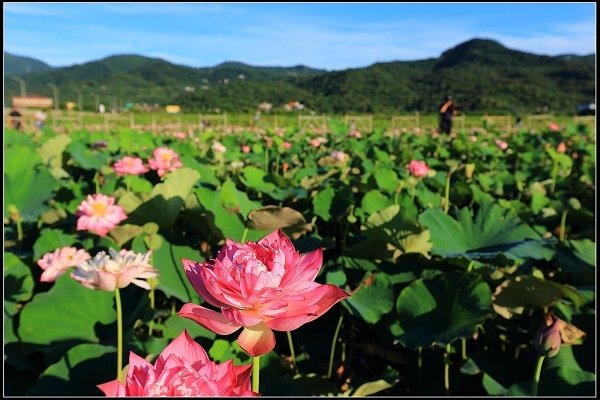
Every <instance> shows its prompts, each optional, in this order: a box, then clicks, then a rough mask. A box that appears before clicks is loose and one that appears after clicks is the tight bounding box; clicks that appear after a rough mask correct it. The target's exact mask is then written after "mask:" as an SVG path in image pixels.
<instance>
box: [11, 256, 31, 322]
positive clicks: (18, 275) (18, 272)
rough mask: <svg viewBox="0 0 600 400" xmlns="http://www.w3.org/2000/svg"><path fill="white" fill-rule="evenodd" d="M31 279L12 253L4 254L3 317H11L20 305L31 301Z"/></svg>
mask: <svg viewBox="0 0 600 400" xmlns="http://www.w3.org/2000/svg"><path fill="white" fill-rule="evenodd" d="M32 294H33V277H32V276H31V270H30V269H29V267H28V266H27V265H25V263H23V261H21V260H20V259H19V257H17V256H16V255H14V254H12V253H4V317H5V318H7V317H12V316H13V315H15V314H16V313H17V312H18V311H19V309H20V308H21V305H20V303H23V302H26V301H27V300H29V299H31V296H32Z"/></svg>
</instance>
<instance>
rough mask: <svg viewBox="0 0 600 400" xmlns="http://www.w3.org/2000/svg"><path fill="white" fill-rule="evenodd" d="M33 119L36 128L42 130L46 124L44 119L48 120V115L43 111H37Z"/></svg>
mask: <svg viewBox="0 0 600 400" xmlns="http://www.w3.org/2000/svg"><path fill="white" fill-rule="evenodd" d="M33 118H34V119H35V126H36V128H38V129H40V130H42V129H44V124H45V123H46V118H48V114H46V111H44V110H37V111H36V112H35V114H33Z"/></svg>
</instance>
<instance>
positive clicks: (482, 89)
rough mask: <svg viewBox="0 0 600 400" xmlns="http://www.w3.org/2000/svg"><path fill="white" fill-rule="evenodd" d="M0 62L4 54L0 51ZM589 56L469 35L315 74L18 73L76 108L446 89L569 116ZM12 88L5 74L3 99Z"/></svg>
mask: <svg viewBox="0 0 600 400" xmlns="http://www.w3.org/2000/svg"><path fill="white" fill-rule="evenodd" d="M5 59H6V54H5ZM595 59H596V58H595V54H591V55H587V56H576V55H560V56H554V57H550V56H541V55H535V54H531V53H526V52H521V51H516V50H511V49H508V48H506V47H504V46H502V45H501V44H500V43H498V42H495V41H493V40H486V39H473V40H470V41H467V42H465V43H461V44H459V45H457V46H456V47H453V48H451V49H449V50H447V51H445V52H444V53H442V54H441V56H440V57H438V58H432V59H427V60H418V61H395V62H387V63H377V64H374V65H371V66H369V67H365V68H355V69H346V70H340V71H329V72H328V71H324V70H317V69H312V68H309V67H305V66H295V67H289V68H285V67H257V66H250V65H246V64H242V63H237V62H226V63H222V64H220V65H217V66H215V67H211V68H192V67H187V66H182V65H175V64H172V63H169V62H167V61H165V60H161V59H156V58H148V57H142V56H137V55H119V56H112V57H108V58H105V59H102V60H99V61H93V62H89V63H85V64H82V65H73V66H70V67H64V68H55V69H52V70H47V71H37V72H35V71H34V72H31V73H28V74H22V76H21V78H23V79H24V80H26V82H27V89H28V93H36V94H46V95H51V93H52V91H51V88H50V87H49V86H48V84H49V83H54V84H56V85H57V86H58V87H59V91H60V102H61V104H63V105H64V103H65V102H66V101H74V102H76V101H77V96H78V95H77V93H78V92H79V93H80V94H81V97H82V99H83V104H84V108H86V109H94V107H95V106H96V105H97V104H98V103H104V104H107V105H108V104H114V102H115V101H117V102H118V104H119V105H123V104H125V103H126V102H131V103H148V104H155V103H158V104H160V105H165V104H180V105H181V106H182V108H183V109H184V111H209V110H214V109H220V110H224V111H245V112H252V111H253V110H255V109H256V107H257V105H258V104H259V103H261V102H263V101H267V102H270V103H272V104H274V105H275V106H278V105H282V104H285V103H287V102H289V101H293V100H297V101H300V102H302V103H303V104H305V105H306V107H307V108H308V109H311V110H314V111H316V112H327V113H344V112H351V113H352V112H354V113H406V112H414V111H420V112H424V113H426V112H433V111H435V110H436V108H437V106H438V104H439V103H440V102H441V101H442V99H443V97H444V96H446V95H452V96H453V97H454V98H455V99H456V101H457V102H458V103H459V104H460V106H461V108H462V109H463V110H464V111H465V112H466V113H483V112H487V113H505V112H527V113H534V112H546V111H547V112H554V113H566V114H570V113H573V112H574V110H575V105H576V104H577V103H584V102H594V99H595V93H596V92H595V76H596V75H595ZM18 93H19V86H18V83H17V82H16V81H14V80H11V79H7V76H6V75H5V103H8V102H9V101H10V98H11V97H12V96H15V95H18Z"/></svg>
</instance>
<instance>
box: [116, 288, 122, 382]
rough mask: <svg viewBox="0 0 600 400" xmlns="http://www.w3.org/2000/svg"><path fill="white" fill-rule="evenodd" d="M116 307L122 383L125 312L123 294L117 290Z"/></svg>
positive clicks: (118, 370) (118, 360)
mask: <svg viewBox="0 0 600 400" xmlns="http://www.w3.org/2000/svg"><path fill="white" fill-rule="evenodd" d="M115 305H116V308H117V380H118V381H119V382H121V374H122V369H123V311H122V310H121V294H120V293H119V288H118V287H117V288H116V289H115Z"/></svg>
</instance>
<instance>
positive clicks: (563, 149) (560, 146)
mask: <svg viewBox="0 0 600 400" xmlns="http://www.w3.org/2000/svg"><path fill="white" fill-rule="evenodd" d="M556 151H558V152H559V153H561V154H564V153H565V152H566V151H567V145H566V144H565V142H560V143H559V144H558V146H556Z"/></svg>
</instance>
